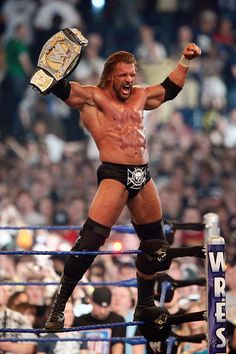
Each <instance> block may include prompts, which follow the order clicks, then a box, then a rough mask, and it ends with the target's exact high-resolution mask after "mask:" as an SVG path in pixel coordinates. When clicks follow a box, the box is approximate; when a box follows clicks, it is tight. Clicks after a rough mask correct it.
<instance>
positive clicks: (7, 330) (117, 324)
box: [0, 321, 144, 334]
mask: <svg viewBox="0 0 236 354" xmlns="http://www.w3.org/2000/svg"><path fill="white" fill-rule="evenodd" d="M142 324H144V321H133V322H115V323H106V324H97V325H89V326H75V327H70V328H63V329H61V330H59V331H55V333H58V332H77V331H89V330H93V329H106V328H115V327H128V326H137V325H142ZM0 332H2V333H36V334H39V333H49V332H47V331H46V330H45V329H40V328H0ZM53 333H54V332H53Z"/></svg>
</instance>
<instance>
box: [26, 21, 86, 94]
mask: <svg viewBox="0 0 236 354" xmlns="http://www.w3.org/2000/svg"><path fill="white" fill-rule="evenodd" d="M87 45H88V40H87V39H86V38H85V37H84V36H83V35H82V33H81V32H80V31H79V30H77V29H76V28H65V29H63V30H61V31H60V32H58V33H56V34H54V36H52V37H51V38H50V39H49V40H48V41H47V42H46V43H45V44H44V46H43V48H42V50H41V52H40V55H39V59H38V63H37V68H36V71H35V73H34V74H33V76H32V78H31V80H30V85H32V86H33V88H34V89H35V90H38V91H39V92H40V93H42V94H47V93H49V90H50V89H51V88H52V87H53V86H54V85H56V84H57V83H58V81H60V80H61V79H63V78H65V77H66V76H68V75H69V74H70V73H71V72H72V71H73V70H74V69H75V68H76V66H77V65H78V63H79V60H80V53H81V49H82V47H86V46H87Z"/></svg>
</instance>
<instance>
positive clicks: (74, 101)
mask: <svg viewBox="0 0 236 354" xmlns="http://www.w3.org/2000/svg"><path fill="white" fill-rule="evenodd" d="M92 87H93V86H81V85H80V84H79V83H78V82H73V81H70V82H68V81H67V80H65V79H62V80H61V81H59V82H58V83H57V84H56V85H55V86H54V87H53V88H52V89H51V92H52V93H53V94H54V95H55V96H57V97H58V98H60V99H61V100H63V101H64V102H65V103H66V104H67V105H68V106H70V107H72V108H77V109H81V108H82V106H83V105H85V104H88V105H93V95H92V92H93V90H92ZM94 87H95V86H94Z"/></svg>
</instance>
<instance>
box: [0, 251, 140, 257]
mask: <svg viewBox="0 0 236 354" xmlns="http://www.w3.org/2000/svg"><path fill="white" fill-rule="evenodd" d="M141 253H143V251H140V250H127V251H11V250H9V251H2V250H1V251H0V255H2V254H6V255H10V254H14V255H19V256H23V255H26V254H27V255H29V254H34V255H41V256H47V255H68V254H72V255H84V256H87V255H98V254H100V255H111V254H141Z"/></svg>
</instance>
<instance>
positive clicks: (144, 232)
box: [132, 219, 165, 241]
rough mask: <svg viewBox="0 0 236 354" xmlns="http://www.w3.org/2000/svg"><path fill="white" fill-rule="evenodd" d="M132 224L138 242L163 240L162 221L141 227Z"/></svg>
mask: <svg viewBox="0 0 236 354" xmlns="http://www.w3.org/2000/svg"><path fill="white" fill-rule="evenodd" d="M132 224H133V227H134V229H135V231H136V233H137V236H138V238H139V239H140V241H147V240H153V239H159V240H165V234H164V231H163V219H160V220H158V221H155V222H152V223H148V224H142V225H137V224H135V223H132Z"/></svg>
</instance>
